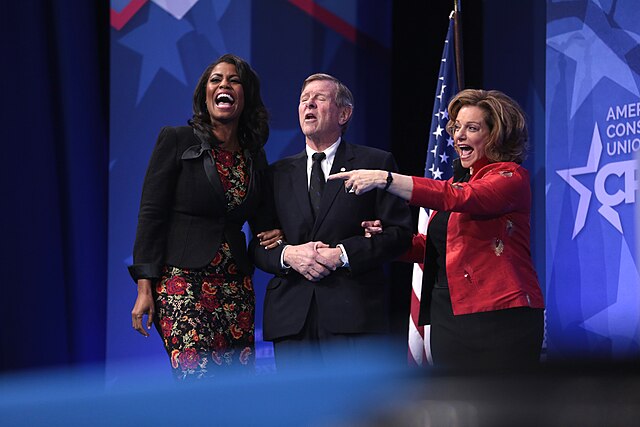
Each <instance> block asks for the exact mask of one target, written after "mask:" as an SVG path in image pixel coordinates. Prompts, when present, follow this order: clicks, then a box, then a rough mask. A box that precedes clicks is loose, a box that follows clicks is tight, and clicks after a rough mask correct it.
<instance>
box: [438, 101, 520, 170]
mask: <svg viewBox="0 0 640 427" xmlns="http://www.w3.org/2000/svg"><path fill="white" fill-rule="evenodd" d="M467 105H472V106H476V107H479V108H480V109H482V111H483V112H484V121H485V122H486V124H487V126H488V127H489V140H488V141H487V145H486V147H485V154H486V156H487V159H489V161H490V162H515V163H518V164H520V163H522V162H523V161H524V159H525V158H526V157H527V148H528V145H529V135H528V132H527V121H526V118H525V114H524V111H522V108H520V105H518V103H517V102H516V101H514V100H513V99H511V98H510V97H509V96H507V95H505V94H504V93H502V92H500V91H498V90H481V89H465V90H463V91H461V92H459V93H458V94H457V95H456V96H455V97H454V98H453V99H452V100H451V102H449V108H448V110H449V123H447V132H449V135H451V136H453V133H454V129H455V124H456V119H457V117H458V113H459V112H460V109H461V108H462V107H464V106H467Z"/></svg>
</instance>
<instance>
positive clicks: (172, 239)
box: [129, 126, 274, 280]
mask: <svg viewBox="0 0 640 427" xmlns="http://www.w3.org/2000/svg"><path fill="white" fill-rule="evenodd" d="M211 144H212V139H211V138H207V137H204V136H203V135H201V134H199V133H198V131H196V130H195V129H193V128H192V127H190V126H180V127H165V128H163V129H162V130H161V131H160V135H159V136H158V141H157V143H156V146H155V148H154V150H153V153H152V155H151V160H150V161H149V166H148V168H147V173H146V176H145V179H144V185H143V189H142V198H141V202H140V212H139V215H138V228H137V232H136V241H135V245H134V248H133V262H134V264H133V265H131V266H130V267H129V272H130V273H131V276H132V277H133V279H134V280H138V279H141V278H149V279H157V278H159V277H160V276H161V273H162V268H163V266H164V265H171V266H176V267H182V268H193V269H197V268H202V267H204V266H206V265H207V264H208V263H209V262H211V260H212V259H213V257H214V256H215V254H216V252H217V251H218V249H219V247H220V243H221V241H222V238H223V236H224V238H225V240H226V241H227V242H228V243H229V247H230V249H231V253H232V254H233V257H234V259H235V261H236V263H237V265H238V268H239V269H240V271H241V272H243V273H245V274H251V273H252V271H253V265H252V263H251V262H250V260H249V257H248V256H247V250H246V239H245V236H244V233H243V232H242V226H243V224H244V223H245V221H247V220H248V221H249V224H250V226H251V228H252V230H255V232H259V231H263V230H265V229H267V228H266V227H269V228H274V224H272V223H271V222H270V221H269V220H268V219H267V213H268V211H267V210H266V209H263V208H261V206H262V202H263V197H262V194H263V193H264V190H263V188H262V186H263V185H264V182H265V177H264V175H265V174H266V173H267V166H268V165H267V160H266V156H265V154H264V151H263V150H262V149H261V150H260V151H259V152H257V153H249V152H248V151H245V159H246V161H247V167H248V171H249V175H250V180H249V188H248V191H247V195H246V197H245V200H244V201H243V202H242V204H240V205H239V206H238V207H236V208H235V209H233V210H231V211H230V212H227V201H226V199H225V195H224V190H223V187H222V183H221V181H220V177H219V176H218V172H217V169H216V166H215V164H214V159H213V155H212V153H211V148H212V147H211ZM259 213H260V214H263V215H264V216H261V217H258V214H259Z"/></svg>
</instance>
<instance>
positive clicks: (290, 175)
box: [250, 141, 412, 340]
mask: <svg viewBox="0 0 640 427" xmlns="http://www.w3.org/2000/svg"><path fill="white" fill-rule="evenodd" d="M342 168H344V169H343V170H352V169H385V170H390V171H395V170H397V167H396V164H395V161H394V159H393V156H392V155H391V154H390V153H388V152H385V151H382V150H378V149H375V148H370V147H364V146H359V145H351V144H348V143H346V142H345V141H342V142H341V143H340V145H339V146H338V150H337V152H336V157H335V159H334V162H333V166H332V170H331V173H336V172H339V171H340V170H341V169H342ZM270 169H271V179H272V186H273V192H274V198H273V200H274V203H275V207H274V208H275V210H276V212H277V217H278V220H279V222H280V225H281V228H282V229H283V230H284V233H285V236H286V238H287V243H289V244H293V245H297V244H302V243H306V242H309V241H323V242H324V243H327V244H329V245H331V246H332V247H333V246H335V245H337V244H338V243H341V244H343V245H344V248H345V250H346V252H347V255H348V257H349V264H350V268H348V269H347V268H339V269H337V270H336V271H335V272H332V273H331V274H330V275H329V276H327V277H325V278H324V279H322V280H320V281H319V282H315V283H314V282H310V281H308V280H306V279H305V278H304V277H303V276H302V275H300V274H298V273H297V272H296V271H295V270H293V269H290V270H288V271H287V272H283V271H281V269H280V254H281V252H282V249H283V246H281V247H278V248H277V249H274V250H269V251H265V250H264V249H263V248H261V247H260V246H259V245H258V241H257V239H254V240H252V241H251V244H250V254H251V255H252V256H253V257H254V260H255V263H256V266H258V267H259V268H260V269H262V270H264V271H266V272H269V273H273V274H275V275H276V276H275V277H273V279H271V281H270V282H269V285H268V286H267V291H266V296H265V302H264V323H263V328H264V329H263V337H264V339H265V340H273V339H277V338H281V337H286V336H290V335H294V334H297V333H298V332H300V330H301V329H302V327H303V325H304V322H305V319H306V317H307V312H308V310H309V306H310V303H311V299H312V297H313V296H314V295H315V298H316V302H317V306H318V310H319V322H320V323H321V325H322V326H324V327H325V328H327V329H329V330H330V331H332V332H334V333H379V332H386V331H388V323H389V321H388V313H387V312H388V304H387V293H388V289H387V285H388V283H386V279H385V274H384V271H383V263H384V262H386V261H391V260H393V259H394V258H396V257H397V256H398V255H400V254H402V253H403V252H404V251H406V250H407V249H408V248H409V246H410V244H411V237H412V221H411V215H410V212H409V208H408V206H407V204H406V203H405V202H404V201H402V200H401V199H399V198H397V197H395V196H393V195H391V194H389V193H387V192H384V191H382V190H375V191H370V192H368V193H366V194H363V195H360V196H356V195H355V194H348V193H347V192H345V190H344V184H343V181H341V180H336V181H327V185H326V186H325V190H324V193H323V196H322V202H321V206H320V212H319V214H318V218H317V220H316V221H315V222H314V221H313V215H312V212H311V206H310V203H309V196H308V188H307V155H306V152H304V151H303V152H302V153H300V154H298V155H295V156H292V157H289V158H285V159H283V160H280V161H278V162H276V163H274V164H273V165H272V166H271V168H270ZM373 219H381V220H382V224H383V226H384V232H383V233H382V234H380V235H376V236H373V237H372V238H365V237H364V231H363V229H362V227H361V226H360V223H361V222H362V221H363V220H373Z"/></svg>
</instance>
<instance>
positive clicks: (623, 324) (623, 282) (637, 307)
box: [582, 239, 640, 356]
mask: <svg viewBox="0 0 640 427" xmlns="http://www.w3.org/2000/svg"><path fill="white" fill-rule="evenodd" d="M639 285H640V276H639V275H638V271H637V269H636V268H635V261H634V260H633V255H632V254H631V250H630V249H629V245H628V243H627V241H626V240H625V239H621V248H620V267H619V272H618V288H617V289H618V292H617V295H616V301H615V302H614V303H613V304H611V305H610V306H608V307H606V308H605V309H604V310H602V311H600V312H598V313H596V314H595V315H593V316H591V317H589V318H588V319H585V321H584V322H583V324H582V326H583V327H584V329H586V330H588V331H591V332H594V333H596V334H599V335H602V336H604V337H609V338H611V343H612V351H613V354H614V355H617V356H625V355H627V353H628V351H629V350H630V348H629V344H630V343H629V342H628V341H627V340H621V339H620V338H631V339H633V338H635V341H636V342H638V341H639V338H640V337H638V326H639V324H638V319H640V286H639Z"/></svg>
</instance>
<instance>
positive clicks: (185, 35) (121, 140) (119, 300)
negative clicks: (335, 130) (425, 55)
mask: <svg viewBox="0 0 640 427" xmlns="http://www.w3.org/2000/svg"><path fill="white" fill-rule="evenodd" d="M110 5H111V27H112V28H111V88H110V91H111V108H110V117H111V122H110V171H109V174H110V175H109V265H108V269H109V289H108V320H107V322H108V325H107V329H108V330H107V366H108V371H107V377H108V380H109V381H117V380H118V377H119V376H120V373H119V371H118V369H119V368H118V363H115V362H119V361H127V360H132V359H133V360H135V359H140V360H144V361H145V362H146V363H148V366H162V367H163V368H164V369H163V371H164V372H165V373H166V375H170V365H169V360H168V357H167V355H166V353H165V350H164V348H163V347H162V343H161V340H160V339H159V337H158V336H157V334H156V333H155V331H153V333H152V334H151V337H150V338H149V339H144V338H143V337H142V336H140V335H139V334H138V333H137V332H135V331H134V330H133V329H132V328H131V309H132V307H133V303H134V301H135V297H136V286H135V284H134V283H133V281H132V280H131V278H130V277H129V276H128V273H127V270H126V266H127V265H128V264H130V263H131V262H132V259H131V251H132V248H133V241H134V238H135V231H136V221H137V213H138V206H139V202H140V193H141V187H142V181H143V177H144V174H145V170H146V166H147V163H148V161H149V157H150V154H151V150H152V149H153V146H154V144H155V141H156V137H157V135H158V133H159V131H160V128H161V127H162V126H168V125H169V126H176V125H185V124H186V123H187V119H189V118H190V117H191V114H192V113H191V103H192V94H193V90H194V88H195V85H196V83H197V79H198V78H199V77H200V74H201V73H202V71H203V70H204V69H205V68H206V67H207V65H208V64H210V63H211V62H213V61H214V60H215V59H216V58H218V57H219V56H220V55H222V54H224V53H234V54H236V55H239V56H241V57H242V58H244V59H246V60H247V61H248V62H249V63H250V64H251V65H252V66H253V68H254V69H255V70H256V71H257V73H258V74H259V76H260V79H261V84H262V96H263V100H264V102H265V104H266V105H267V108H268V109H269V113H270V116H271V120H270V128H271V133H270V138H269V141H268V143H267V145H266V147H265V149H266V151H267V156H268V158H269V160H270V161H271V162H273V161H274V160H277V159H279V158H281V157H283V156H285V155H289V154H293V153H296V152H299V151H301V150H302V149H303V148H304V136H303V135H302V133H301V132H300V130H299V124H298V116H297V105H298V98H299V95H300V88H301V85H302V82H303V80H304V79H305V78H306V77H307V76H308V75H310V74H312V73H316V72H326V73H330V74H333V75H335V76H336V77H338V78H339V79H341V80H342V81H343V82H345V83H346V84H347V86H349V87H350V89H351V90H352V92H353V94H354V96H355V100H356V108H355V112H354V118H353V120H352V124H351V125H350V127H349V132H348V134H347V135H346V137H347V138H348V139H349V140H350V141H353V142H356V143H360V144H364V145H370V146H378V147H381V148H388V146H389V141H390V120H389V116H390V111H389V105H390V102H389V96H390V94H389V87H390V85H389V84H388V83H389V80H390V70H391V67H390V61H391V53H390V48H391V1H390V0H381V1H379V2H376V7H375V8H372V7H370V4H369V3H368V2H366V1H364V0H358V1H349V2H343V1H331V0H324V1H321V0H318V1H310V0H289V1H286V0H277V1H275V0H274V1H268V2H267V1H251V0H234V1H231V0H185V1H171V0H112V1H111V3H110ZM371 124H375V126H372V125H371ZM266 279H267V276H266V275H265V274H263V273H260V272H256V276H255V279H254V282H255V289H256V297H257V298H256V339H257V342H256V356H257V361H256V364H257V368H258V370H259V371H260V370H267V371H268V370H270V369H272V364H273V361H272V350H271V345H270V344H269V343H264V342H262V341H260V337H261V327H262V301H263V296H264V289H265V286H266Z"/></svg>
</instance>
